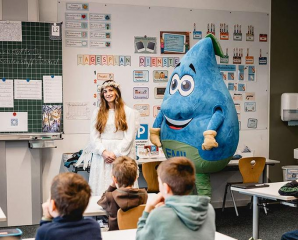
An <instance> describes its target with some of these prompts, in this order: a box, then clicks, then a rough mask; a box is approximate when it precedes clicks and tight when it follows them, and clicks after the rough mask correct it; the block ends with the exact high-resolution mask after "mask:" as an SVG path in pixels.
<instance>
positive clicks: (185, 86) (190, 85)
mask: <svg viewBox="0 0 298 240" xmlns="http://www.w3.org/2000/svg"><path fill="white" fill-rule="evenodd" d="M194 87H195V82H194V80H193V77H192V76H190V75H184V76H183V77H182V78H181V86H180V89H179V91H180V94H181V95H182V96H184V97H185V96H188V95H189V94H191V93H192V91H193V90H194Z"/></svg>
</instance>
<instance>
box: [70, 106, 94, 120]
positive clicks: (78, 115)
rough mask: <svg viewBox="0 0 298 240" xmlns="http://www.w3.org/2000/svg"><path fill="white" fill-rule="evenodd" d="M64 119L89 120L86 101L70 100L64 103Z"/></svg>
mask: <svg viewBox="0 0 298 240" xmlns="http://www.w3.org/2000/svg"><path fill="white" fill-rule="evenodd" d="M66 109H67V110H66V119H68V120H89V119H90V108H89V103H88V102H71V103H67V104H66Z"/></svg>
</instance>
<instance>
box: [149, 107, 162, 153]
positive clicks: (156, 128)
mask: <svg viewBox="0 0 298 240" xmlns="http://www.w3.org/2000/svg"><path fill="white" fill-rule="evenodd" d="M163 118H164V116H163V114H162V113H161V112H159V113H158V115H157V116H156V119H155V121H154V123H153V128H150V141H151V142H152V143H153V144H154V145H155V146H157V147H161V142H160V127H161V124H162V121H163Z"/></svg>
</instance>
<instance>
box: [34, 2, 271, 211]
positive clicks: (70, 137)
mask: <svg viewBox="0 0 298 240" xmlns="http://www.w3.org/2000/svg"><path fill="white" fill-rule="evenodd" d="M39 2H40V21H57V1H56V0H40V1H39ZM80 2H87V1H80ZM96 2H102V3H110V4H120V3H121V4H130V5H136V4H135V2H134V1H133V0H126V1H120V0H118V1H116V0H114V1H96ZM137 5H142V6H165V7H181V8H182V7H183V8H196V9H217V10H231V11H250V12H266V13H270V0H262V1H258V0H250V1H246V0H229V1H228V0H225V1H222V0H210V1H204V0H200V1H198V0H186V1H170V0H164V1H158V0H154V1H144V0H141V1H138V4H137ZM88 138H89V135H88V134H65V135H64V140H63V141H56V144H57V149H54V150H51V149H47V150H44V151H43V189H44V191H43V197H44V200H45V199H47V197H48V193H49V188H50V184H51V180H52V178H53V177H54V176H55V175H56V174H58V173H59V171H65V169H64V168H63V167H62V166H61V157H62V153H64V152H74V151H78V150H79V149H81V148H82V143H84V142H85V143H86V142H87V141H88ZM240 139H242V140H240V144H239V146H242V145H244V144H247V143H251V145H249V146H250V147H251V148H252V149H255V150H256V151H255V155H259V156H265V157H268V152H269V151H268V145H269V144H268V140H269V139H268V129H265V130H254V131H242V132H241V133H240ZM261 143H264V144H263V146H260V145H261ZM235 180H236V181H239V180H241V177H240V174H239V173H238V172H226V173H220V174H215V175H214V177H212V187H213V199H212V200H213V203H214V204H215V205H218V206H219V205H220V202H221V201H222V197H223V191H224V187H225V183H226V182H227V181H235ZM241 197H243V196H239V198H241Z"/></svg>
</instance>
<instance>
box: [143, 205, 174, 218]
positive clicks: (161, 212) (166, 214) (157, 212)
mask: <svg viewBox="0 0 298 240" xmlns="http://www.w3.org/2000/svg"><path fill="white" fill-rule="evenodd" d="M174 216H176V213H175V212H174V211H173V209H172V208H170V207H168V206H166V205H163V206H160V207H158V208H155V209H153V210H152V211H151V212H150V214H149V217H150V218H151V219H154V221H161V222H163V221H164V220H166V219H171V218H172V217H174ZM166 221H167V220H166Z"/></svg>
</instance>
